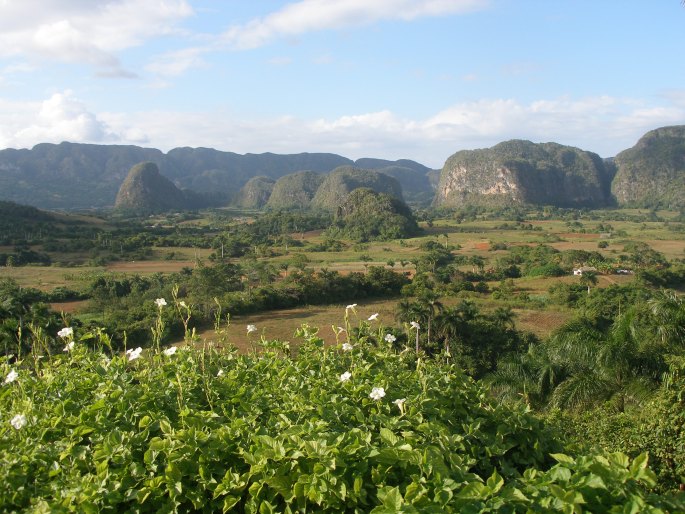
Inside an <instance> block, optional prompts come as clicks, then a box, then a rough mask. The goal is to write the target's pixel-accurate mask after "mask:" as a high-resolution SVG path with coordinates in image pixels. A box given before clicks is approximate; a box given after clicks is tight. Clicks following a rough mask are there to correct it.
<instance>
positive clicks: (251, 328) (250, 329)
mask: <svg viewBox="0 0 685 514" xmlns="http://www.w3.org/2000/svg"><path fill="white" fill-rule="evenodd" d="M256 331H257V327H256V326H254V325H248V326H247V333H248V334H251V333H252V332H256Z"/></svg>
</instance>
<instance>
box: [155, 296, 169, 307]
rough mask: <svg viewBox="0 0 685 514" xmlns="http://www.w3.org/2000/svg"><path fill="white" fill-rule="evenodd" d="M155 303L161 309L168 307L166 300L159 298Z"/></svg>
mask: <svg viewBox="0 0 685 514" xmlns="http://www.w3.org/2000/svg"><path fill="white" fill-rule="evenodd" d="M155 303H156V304H157V307H159V308H160V309H161V308H162V307H164V306H165V305H166V300H165V299H164V298H157V299H156V300H155Z"/></svg>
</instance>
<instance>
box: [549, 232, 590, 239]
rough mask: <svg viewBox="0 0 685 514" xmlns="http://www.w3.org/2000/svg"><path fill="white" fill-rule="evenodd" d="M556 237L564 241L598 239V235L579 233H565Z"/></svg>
mask: <svg viewBox="0 0 685 514" xmlns="http://www.w3.org/2000/svg"><path fill="white" fill-rule="evenodd" d="M557 235H558V236H559V237H563V238H564V239H599V234H582V233H579V232H565V233H562V234H557Z"/></svg>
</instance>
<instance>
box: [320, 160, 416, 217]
mask: <svg viewBox="0 0 685 514" xmlns="http://www.w3.org/2000/svg"><path fill="white" fill-rule="evenodd" d="M360 187H365V188H368V189H371V190H373V191H375V192H377V193H386V194H388V195H390V196H394V197H395V198H398V199H400V200H402V199H403V197H402V186H400V183H399V182H398V181H397V180H396V179H394V178H392V177H390V176H388V175H384V174H383V173H379V172H377V171H374V170H366V169H362V168H355V167H353V166H340V167H338V168H336V169H335V170H333V171H332V172H331V173H330V174H329V175H328V176H326V178H325V179H324V181H323V183H322V184H321V186H320V187H319V189H318V191H317V192H316V195H314V198H313V199H312V207H314V208H317V209H323V210H327V211H332V212H336V211H337V209H338V207H340V206H341V205H342V204H343V203H344V202H345V200H346V199H347V196H348V195H349V194H350V193H351V192H352V191H354V190H355V189H358V188H360Z"/></svg>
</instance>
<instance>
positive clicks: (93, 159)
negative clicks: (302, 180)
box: [0, 143, 352, 209]
mask: <svg viewBox="0 0 685 514" xmlns="http://www.w3.org/2000/svg"><path fill="white" fill-rule="evenodd" d="M143 161H149V162H154V163H155V164H156V165H157V166H158V168H159V171H160V173H161V174H162V175H163V176H164V177H166V178H168V179H170V180H172V181H173V182H174V184H175V185H176V187H178V188H184V189H190V190H193V191H196V192H200V193H205V192H206V193H210V194H211V195H212V196H213V197H214V199H215V200H217V199H220V198H223V199H224V204H227V203H228V202H229V201H230V199H231V198H233V197H234V196H236V195H237V193H238V192H239V191H240V189H241V188H242V187H243V186H244V185H245V184H246V183H247V181H248V180H250V179H251V178H252V177H255V176H258V175H263V176H266V177H270V178H273V179H277V178H279V177H281V176H283V175H287V174H289V173H293V172H295V171H298V170H303V169H308V170H313V171H317V172H321V173H326V172H329V171H331V170H333V169H335V168H336V167H338V166H341V165H343V164H352V161H351V160H350V159H347V158H345V157H341V156H339V155H335V154H327V153H301V154H294V155H276V154H271V153H265V154H247V155H238V154H235V153H231V152H221V151H218V150H214V149H211V148H176V149H174V150H171V151H170V152H169V153H167V154H164V153H162V152H160V151H159V150H156V149H153V148H141V147H137V146H120V145H88V144H76V143H60V144H58V145H54V144H47V143H45V144H40V145H36V146H35V147H33V149H31V150H14V149H7V150H0V200H9V201H14V202H18V203H22V204H26V205H33V206H37V207H41V208H51V209H79V208H91V207H108V206H109V207H111V206H112V205H114V201H115V198H116V195H117V192H118V191H119V188H120V186H121V185H122V183H123V181H124V179H125V178H126V176H127V174H128V171H129V170H130V169H131V167H132V166H134V165H136V164H138V163H140V162H143Z"/></svg>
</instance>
